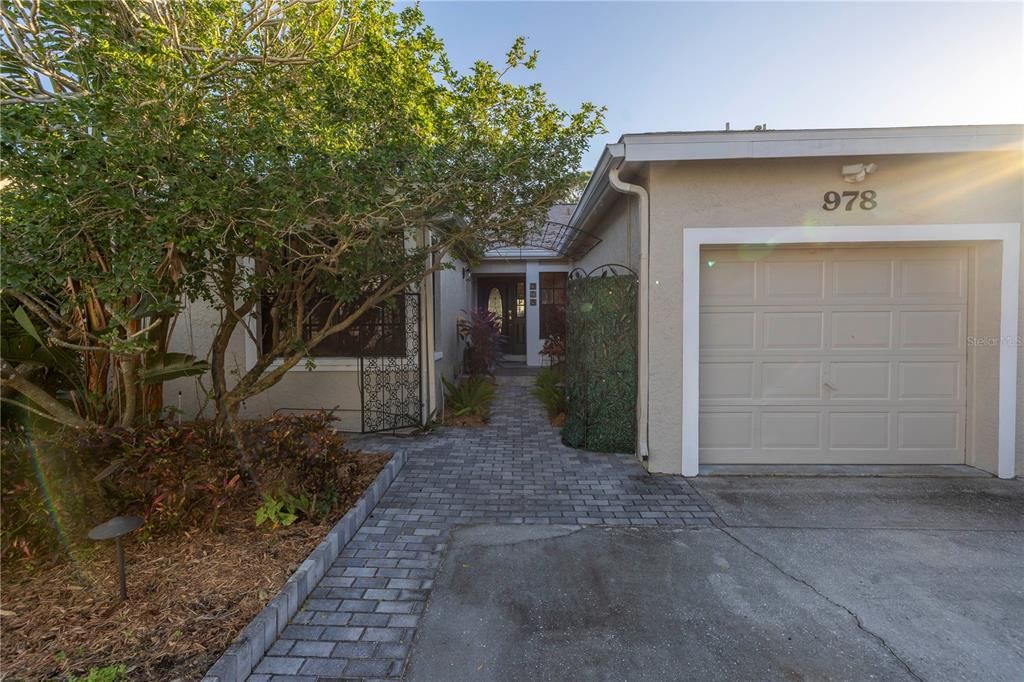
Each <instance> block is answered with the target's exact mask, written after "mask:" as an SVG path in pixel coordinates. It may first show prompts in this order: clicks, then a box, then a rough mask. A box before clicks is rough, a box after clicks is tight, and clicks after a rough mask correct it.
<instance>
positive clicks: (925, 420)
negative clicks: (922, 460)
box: [898, 412, 963, 451]
mask: <svg viewBox="0 0 1024 682" xmlns="http://www.w3.org/2000/svg"><path fill="white" fill-rule="evenodd" d="M961 421H962V420H961V418H960V413H959V412H919V413H913V412H910V413H903V414H900V415H899V429H898V432H899V435H898V438H899V447H900V449H914V450H950V451H952V450H957V449H959V448H962V447H963V444H962V443H961V434H960V424H961Z"/></svg>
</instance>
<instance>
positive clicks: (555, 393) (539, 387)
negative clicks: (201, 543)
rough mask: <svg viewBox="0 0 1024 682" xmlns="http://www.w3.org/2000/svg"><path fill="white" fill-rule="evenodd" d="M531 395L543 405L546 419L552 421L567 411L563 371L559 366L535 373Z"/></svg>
mask: <svg viewBox="0 0 1024 682" xmlns="http://www.w3.org/2000/svg"><path fill="white" fill-rule="evenodd" d="M532 393H533V395H534V396H535V397H536V398H537V399H538V400H540V401H541V403H543V404H544V409H545V411H547V413H548V418H550V419H554V418H555V417H557V416H558V415H560V414H564V413H565V411H566V409H567V405H566V400H565V371H564V370H563V369H562V368H561V366H553V367H545V368H544V369H542V370H541V371H540V372H538V373H537V378H536V379H535V380H534V386H533V391H532Z"/></svg>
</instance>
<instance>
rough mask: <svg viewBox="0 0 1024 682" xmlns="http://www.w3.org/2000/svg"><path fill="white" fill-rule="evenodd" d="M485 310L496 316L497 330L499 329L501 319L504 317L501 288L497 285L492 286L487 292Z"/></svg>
mask: <svg viewBox="0 0 1024 682" xmlns="http://www.w3.org/2000/svg"><path fill="white" fill-rule="evenodd" d="M487 310H489V311H490V312H491V313H493V314H494V316H495V317H496V318H498V330H499V331H500V330H501V327H502V320H503V319H504V317H505V304H504V301H503V300H502V298H501V290H500V289H498V287H492V288H491V292H490V293H489V294H487Z"/></svg>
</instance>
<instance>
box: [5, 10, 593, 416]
mask: <svg viewBox="0 0 1024 682" xmlns="http://www.w3.org/2000/svg"><path fill="white" fill-rule="evenodd" d="M15 7H17V5H15ZM33 22H34V23H33ZM4 27H5V31H6V33H7V36H6V38H5V39H4V48H5V53H4V55H3V56H4V58H5V60H4V61H5V63H7V62H8V60H10V62H11V63H12V64H14V66H13V67H7V66H5V74H4V75H5V80H6V82H5V85H4V86H3V87H4V90H3V94H4V96H5V97H6V98H7V101H8V104H9V106H8V109H9V110H10V112H11V113H10V114H9V115H8V116H7V117H6V118H7V121H6V122H5V130H4V138H3V144H4V157H5V158H4V162H3V163H4V166H3V175H4V177H7V178H10V179H11V181H12V183H11V185H10V186H9V187H8V189H7V190H4V193H5V194H10V195H11V197H12V199H13V200H12V201H10V202H8V201H6V199H7V197H5V204H8V203H9V207H8V208H7V209H5V210H6V211H7V215H5V216H4V217H5V218H6V219H7V220H8V221H9V225H10V228H9V229H8V230H7V232H6V233H5V239H4V257H5V265H8V267H7V268H5V273H4V287H5V291H6V292H8V293H10V294H11V295H13V296H16V297H17V298H18V300H19V301H24V302H25V304H26V305H27V304H28V302H29V301H33V299H35V298H39V296H40V294H39V292H46V293H47V295H50V296H53V297H55V298H56V299H58V300H59V301H60V302H61V304H60V305H59V306H58V308H59V314H58V315H57V316H58V317H60V318H62V319H61V320H60V321H59V322H58V320H51V319H50V318H49V317H45V316H44V317H43V319H44V320H46V321H47V324H48V325H49V339H50V341H51V343H58V344H64V343H68V341H66V339H67V338H69V337H70V336H71V335H70V333H69V332H68V331H66V330H61V327H60V325H61V324H63V325H64V326H65V327H66V326H67V323H68V319H69V317H68V315H67V314H66V310H68V309H74V308H77V309H79V310H82V309H85V310H88V306H87V305H85V303H83V301H87V300H88V299H86V298H84V297H83V295H82V293H81V291H82V290H84V291H86V292H87V293H89V294H90V295H91V294H92V292H97V295H99V296H101V300H102V303H101V304H100V306H99V307H100V308H102V309H103V310H105V311H110V312H109V315H108V317H109V318H110V319H114V320H116V321H117V325H116V326H117V332H116V333H111V332H109V331H101V330H108V329H109V328H110V325H109V322H107V321H104V323H105V324H107V326H106V327H104V326H103V325H100V326H99V327H98V329H96V330H92V329H91V330H90V334H91V336H89V339H90V343H92V344H94V345H93V346H90V348H100V349H102V351H92V350H90V351H89V352H96V353H97V354H100V353H101V352H102V353H103V354H104V357H110V356H112V354H114V356H116V352H119V351H118V349H120V350H125V349H123V348H121V347H122V346H123V345H124V344H126V343H132V344H141V342H140V339H143V338H146V339H149V337H148V336H147V335H149V334H157V335H163V336H160V337H159V338H158V339H157V340H156V341H153V340H148V343H147V344H146V352H151V351H152V350H154V349H160V348H161V346H160V342H161V339H162V340H165V339H166V336H165V334H166V331H167V330H168V329H169V327H170V323H171V321H173V319H174V316H175V314H176V313H177V312H178V310H179V309H180V305H181V302H182V300H183V298H184V297H187V298H191V299H193V300H204V301H206V302H208V303H210V304H212V305H214V306H215V307H216V308H217V309H218V310H220V311H221V322H220V324H219V326H218V328H217V329H216V334H215V337H214V342H213V348H212V350H211V355H210V364H211V371H212V381H213V397H214V399H215V402H216V404H217V408H218V418H219V419H220V420H221V421H222V422H223V423H224V424H225V425H228V426H230V425H231V423H232V422H233V420H234V417H235V414H236V413H237V410H238V407H239V405H240V404H241V402H242V401H243V400H245V399H246V398H249V397H251V396H253V395H255V394H257V393H259V392H261V391H264V390H266V389H267V388H269V387H270V386H272V385H273V384H274V383H276V382H277V381H278V380H279V379H280V378H281V377H282V376H284V373H285V372H286V371H287V370H288V369H290V368H291V367H294V366H295V365H296V364H298V363H300V362H303V361H304V360H305V359H306V358H308V357H309V353H310V351H311V350H312V349H314V348H315V347H316V346H317V345H318V344H320V343H322V342H323V341H324V339H326V338H328V337H330V336H331V335H332V334H335V333H337V332H340V331H343V330H345V329H347V328H348V327H350V326H351V325H352V324H354V323H355V322H356V321H357V320H358V319H359V318H360V317H361V316H363V315H364V314H366V313H367V311H370V310H373V309H375V308H378V307H379V306H382V305H388V301H389V300H390V299H391V298H392V296H393V295H394V294H396V293H397V292H401V291H404V290H407V289H409V288H410V287H413V286H415V285H416V284H417V283H418V282H420V281H422V280H423V278H424V277H425V276H426V275H428V274H429V273H430V272H431V271H432V270H433V269H436V268H438V267H441V265H439V264H440V263H442V262H444V259H443V258H442V257H443V256H444V255H445V254H448V253H452V252H458V253H464V252H480V251H482V249H483V247H484V246H485V245H486V244H488V243H490V242H492V241H499V240H500V241H506V242H507V241H515V240H516V239H517V238H521V236H522V234H523V233H524V232H525V231H526V230H527V229H528V228H527V226H528V225H530V224H535V222H536V221H538V220H541V219H543V216H544V214H545V212H546V210H547V207H548V206H549V205H550V204H551V203H553V202H555V201H557V200H558V199H559V198H560V197H561V196H564V195H565V193H566V191H567V190H568V188H569V187H570V185H571V184H572V183H573V180H574V178H575V174H574V169H575V168H576V167H577V166H578V164H579V160H580V157H581V155H582V152H583V151H584V149H585V147H586V145H587V142H588V140H589V138H590V137H591V136H592V135H593V134H595V133H596V132H598V131H599V130H600V129H601V118H602V111H601V110H600V109H598V108H597V107H594V106H593V105H590V104H584V105H582V106H581V108H580V109H579V111H576V112H574V113H567V112H565V111H563V110H561V109H559V108H558V107H556V106H554V105H552V104H551V103H550V102H548V100H547V98H546V95H545V93H544V91H543V89H542V88H541V87H540V86H539V85H529V86H519V85H514V84H511V83H509V82H508V81H507V80H506V78H505V76H506V74H507V73H508V72H509V71H511V70H515V69H524V68H525V69H531V68H533V66H534V64H535V63H536V60H537V54H536V53H528V52H527V49H526V45H525V41H524V40H523V39H518V40H516V41H515V42H514V44H513V45H512V48H511V50H510V51H509V53H508V58H507V62H506V64H505V65H504V66H503V67H502V69H498V68H495V67H494V66H492V65H490V64H487V63H485V62H478V63H476V64H475V65H474V67H473V69H472V70H471V71H470V72H469V73H459V72H457V71H456V70H455V69H453V68H452V67H451V65H450V64H449V62H448V60H447V57H446V55H445V52H444V46H443V44H442V42H441V41H440V40H439V39H438V38H437V36H436V35H435V34H434V33H433V31H432V30H431V29H430V28H429V27H428V26H426V25H425V24H424V19H423V15H422V13H421V12H420V11H419V9H418V8H409V9H406V10H404V11H402V12H400V13H396V12H394V11H393V10H392V8H391V4H390V3H389V2H384V1H382V0H360V1H358V2H352V3H342V2H338V1H337V0H320V1H317V0H292V1H291V2H289V1H287V0H260V1H257V2H251V3H236V2H233V1H231V0H187V1H184V2H180V3H155V2H154V3H151V4H150V3H143V4H138V5H137V4H135V3H128V2H123V3H110V4H106V3H88V2H81V3H79V2H63V3H47V5H46V7H45V8H42V9H40V11H39V12H37V13H36V14H35V15H33V13H32V8H27V9H26V10H24V11H23V12H21V14H20V15H18V14H17V11H16V10H5V15H4ZM51 173H52V175H51ZM54 243H59V244H62V245H65V246H62V248H60V249H58V250H57V252H56V253H55V254H53V255H52V256H50V257H48V258H47V259H46V261H45V264H43V263H40V261H39V257H40V256H42V255H43V254H46V253H47V252H48V247H49V246H50V245H52V244H54ZM68 245H71V246H68ZM97 252H98V253H100V254H102V258H100V259H97V258H96V253H97ZM12 265H13V268H12ZM12 270H13V271H12ZM69 281H70V282H73V283H82V284H80V285H79V286H80V288H79V289H75V288H74V287H71V289H70V290H69V288H68V287H67V286H65V285H64V283H65V282H69ZM33 302H35V301H33ZM69 302H70V303H71V304H72V305H68V303H69ZM261 310H262V311H263V312H264V313H265V317H267V318H268V319H269V320H270V324H267V325H265V327H264V328H255V326H254V325H253V324H252V319H253V316H254V315H256V314H257V313H259V312H261ZM48 312H54V311H53V310H52V309H48V310H43V311H42V313H48ZM72 317H74V316H72ZM78 317H81V315H80V314H79V315H78ZM133 320H134V321H133ZM80 327H81V325H79V328H80ZM157 330H160V331H159V332H158V331H157ZM240 331H241V333H245V334H249V335H251V336H252V337H253V339H254V340H255V341H256V342H257V345H258V346H259V347H260V348H261V349H262V350H263V352H262V354H261V356H260V358H259V360H258V361H257V363H256V365H255V366H254V367H252V368H251V369H249V370H248V371H247V372H246V373H244V374H243V375H241V376H240V377H238V378H237V381H234V382H232V381H229V375H228V369H227V365H228V363H227V350H228V345H229V342H230V339H231V338H232V337H233V336H234V335H235V334H237V333H240ZM77 345H83V344H77ZM140 348H141V345H138V346H135V347H132V348H130V350H132V351H133V352H134V351H139V350H140ZM164 349H165V347H164ZM116 357H121V356H116ZM135 357H136V360H137V359H138V357H139V356H138V354H137V353H136V355H135ZM120 364H121V366H122V374H124V373H128V374H130V373H131V371H132V369H131V366H130V365H129V364H128V363H127V361H125V362H121V363H120Z"/></svg>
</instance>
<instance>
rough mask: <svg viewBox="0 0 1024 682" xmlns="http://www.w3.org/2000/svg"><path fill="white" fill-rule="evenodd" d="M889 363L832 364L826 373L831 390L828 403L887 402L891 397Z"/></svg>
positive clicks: (854, 362)
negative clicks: (841, 401)
mask: <svg viewBox="0 0 1024 682" xmlns="http://www.w3.org/2000/svg"><path fill="white" fill-rule="evenodd" d="M891 374H892V372H891V363H889V362H874V361H872V362H857V361H852V362H833V363H830V365H829V367H828V371H827V375H828V381H829V383H830V384H831V386H832V388H831V389H830V390H829V392H828V398H829V401H830V402H832V401H836V400H875V401H877V400H889V399H890V396H891V384H892V376H891Z"/></svg>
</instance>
